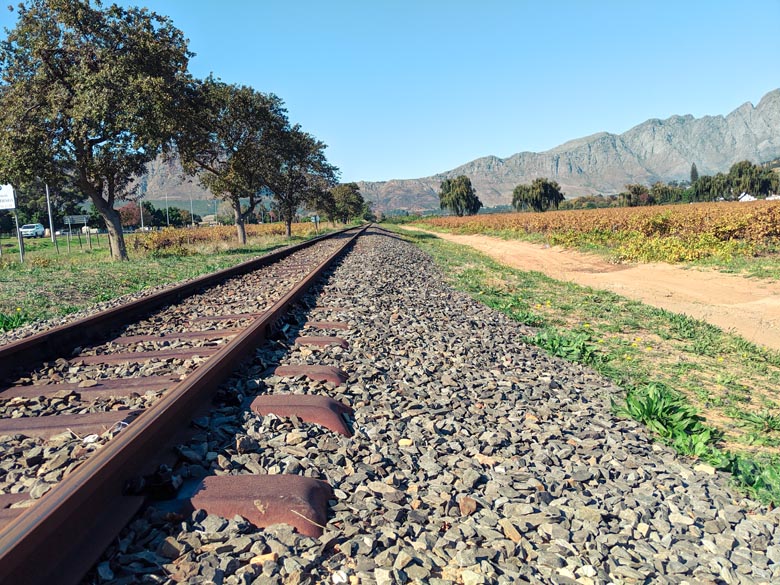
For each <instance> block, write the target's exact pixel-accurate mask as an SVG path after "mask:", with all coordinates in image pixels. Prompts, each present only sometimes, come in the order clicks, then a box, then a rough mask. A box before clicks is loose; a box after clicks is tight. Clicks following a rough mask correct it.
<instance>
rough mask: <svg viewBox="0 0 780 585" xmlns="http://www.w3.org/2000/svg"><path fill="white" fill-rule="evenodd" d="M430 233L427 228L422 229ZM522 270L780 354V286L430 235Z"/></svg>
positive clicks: (532, 246) (516, 244)
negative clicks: (691, 320)
mask: <svg viewBox="0 0 780 585" xmlns="http://www.w3.org/2000/svg"><path fill="white" fill-rule="evenodd" d="M420 231H424V230H420ZM427 233H431V234H435V235H437V236H438V237H440V238H442V239H445V240H448V241H451V242H455V243H457V244H465V245H467V246H471V247H472V248H475V249H476V250H479V251H480V252H482V253H484V254H487V255H488V256H490V257H492V258H494V259H495V260H497V261H499V262H501V263H502V264H506V265H507V266H512V267H514V268H520V269H522V270H537V271H539V272H543V273H544V274H546V275H548V276H550V277H552V278H555V279H557V280H567V281H571V282H575V283H577V284H581V285H584V286H590V287H593V288H598V289H604V290H609V291H612V292H614V293H617V294H619V295H622V296H624V297H628V298H631V299H636V300H639V301H642V302H643V303H647V304H648V305H652V306H654V307H660V308H663V309H667V310H669V311H673V312H675V313H684V314H686V315H689V316H691V317H695V318H697V319H702V320H703V321H707V322H709V323H712V324H713V325H717V326H718V327H721V328H722V329H725V330H733V331H735V332H736V333H738V334H740V335H742V336H743V337H745V338H746V339H749V340H750V341H753V342H754V343H758V344H761V345H764V346H766V347H770V348H772V349H777V350H780V283H778V282H769V281H761V280H756V279H749V278H744V277H741V276H734V275H731V274H723V273H720V272H715V271H703V270H686V269H684V268H679V267H677V266H672V265H669V264H636V265H618V264H610V263H608V262H606V261H604V260H603V259H602V258H599V257H597V256H594V255H590V254H582V253H580V252H574V251H571V250H563V249H560V248H545V247H543V246H539V245H536V244H530V243H528V242H519V241H508V240H502V239H500V238H494V237H490V236H480V235H473V236H459V235H453V234H443V233H438V232H427Z"/></svg>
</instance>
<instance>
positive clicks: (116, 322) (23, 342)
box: [0, 228, 354, 382]
mask: <svg viewBox="0 0 780 585" xmlns="http://www.w3.org/2000/svg"><path fill="white" fill-rule="evenodd" d="M349 229H354V228H347V229H345V230H340V231H337V232H333V233H330V234H325V235H323V236H319V237H317V238H313V239H311V240H308V241H306V242H302V243H300V244H295V245H294V246H289V247H287V248H284V249H282V250H278V251H276V252H271V253H270V254H266V255H265V256H261V257H260V258H255V259H253V260H247V261H246V262H242V263H241V264H237V265H235V266H233V267H231V268H225V269H223V270H220V271H217V272H213V273H210V274H206V275H203V276H200V277H198V278H196V279H194V280H191V281H189V282H185V283H182V284H179V285H175V286H172V287H169V288H166V289H165V290H162V291H159V292H157V293H154V294H151V295H149V296H147V297H143V298H141V299H137V300H135V301H131V302H129V303H126V304H123V305H120V306H118V307H113V308H111V309H108V310H106V311H102V312H100V313H98V314H96V315H91V316H89V317H85V318H83V319H79V320H77V321H73V322H72V323H68V324H66V325H60V326H58V327H53V328H51V329H49V330H47V331H44V332H42V333H38V334H36V335H33V336H30V337H26V338H24V339H20V340H19V341H15V342H13V343H9V344H7V345H3V346H0V382H2V381H3V380H6V379H7V378H9V376H11V375H12V374H13V373H15V372H18V371H20V370H23V369H25V368H29V367H30V364H33V363H36V362H37V363H40V362H42V361H45V360H47V359H50V358H52V357H57V356H60V355H62V349H63V347H71V346H74V344H75V345H84V344H85V343H94V342H96V341H98V340H101V339H104V338H105V336H106V334H107V332H109V331H110V330H111V329H112V328H114V327H118V326H120V325H123V324H125V323H128V322H130V321H132V320H133V319H137V318H140V317H141V316H143V315H146V314H148V313H150V312H151V311H154V310H155V309H158V308H160V307H162V306H164V305H169V304H172V303H175V302H178V301H180V300H182V299H184V298H186V297H188V296H191V295H193V294H195V293H197V292H198V291H199V290H200V289H202V288H206V287H209V286H213V285H214V284H216V283H219V282H222V281H224V280H227V279H228V278H232V277H234V276H240V275H242V274H246V273H248V272H252V271H253V270H257V269H258V268H261V267H263V266H268V265H270V264H273V263H275V262H277V261H279V260H281V259H282V258H286V257H287V256H290V255H291V254H293V253H295V252H298V251H300V250H303V249H305V248H308V247H310V246H313V245H314V244H316V243H318V242H321V241H322V240H326V239H328V238H332V237H334V236H336V235H338V234H341V233H344V232H346V231H348V230H349Z"/></svg>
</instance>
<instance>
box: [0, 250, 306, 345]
mask: <svg viewBox="0 0 780 585" xmlns="http://www.w3.org/2000/svg"><path fill="white" fill-rule="evenodd" d="M93 237H94V236H93ZM132 237H133V236H128V248H131V242H132ZM303 239H304V238H300V237H299V238H293V240H292V241H290V240H287V239H286V238H285V237H283V236H265V237H258V238H254V239H250V240H249V243H248V245H247V246H238V245H237V244H232V243H224V242H220V243H218V244H217V243H215V244H212V245H203V244H201V245H197V246H189V247H187V248H186V250H184V251H183V252H182V255H175V254H169V253H165V254H158V253H143V252H139V251H133V250H132V249H131V250H130V260H129V261H128V262H114V261H112V260H111V258H110V255H109V251H108V249H107V241H106V237H105V236H101V243H102V247H100V248H99V247H97V245H94V246H93V249H92V250H91V251H90V250H88V249H87V248H86V246H85V247H84V249H83V250H79V249H78V247H77V245H76V244H74V243H73V242H72V243H71V253H70V254H68V253H67V252H66V251H65V246H64V245H63V242H60V252H59V254H57V253H56V251H55V249H54V247H53V245H52V243H51V241H50V240H34V241H29V240H28V241H26V242H25V244H26V247H27V250H28V253H27V255H26V258H25V263H24V264H21V263H20V262H19V257H18V255H14V254H10V253H9V252H8V250H6V249H5V248H4V250H3V256H2V258H1V259H0V331H10V330H12V329H15V328H17V327H20V326H21V325H24V324H26V323H29V322H31V321H36V320H42V319H50V318H54V317H60V316H64V315H68V314H70V313H74V312H77V311H80V310H82V309H85V308H88V307H90V306H91V305H93V304H95V303H96V302H101V301H107V300H110V299H114V298H117V297H119V296H122V295H125V294H130V293H135V292H138V291H141V290H143V289H146V288H149V287H153V286H157V285H163V284H173V283H175V282H179V281H182V280H185V279H189V278H194V277H196V276H200V275H202V274H206V273H209V272H214V271H216V270H221V269H223V268H228V267H230V266H234V265H236V264H239V263H241V262H245V261H247V260H250V259H252V258H255V257H257V256H260V255H262V254H266V253H268V252H269V251H271V250H273V249H275V248H279V247H281V246H285V245H288V244H290V243H294V242H299V241H303ZM8 242H9V241H8V239H7V238H6V239H5V240H3V243H5V244H6V245H7V244H8ZM93 244H95V242H94V241H93Z"/></svg>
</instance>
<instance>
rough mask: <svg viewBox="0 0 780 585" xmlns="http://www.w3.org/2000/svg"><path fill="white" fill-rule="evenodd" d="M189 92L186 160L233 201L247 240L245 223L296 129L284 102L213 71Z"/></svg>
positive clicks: (183, 141) (181, 138)
mask: <svg viewBox="0 0 780 585" xmlns="http://www.w3.org/2000/svg"><path fill="white" fill-rule="evenodd" d="M188 98H189V99H188V102H187V104H188V108H187V109H186V112H187V115H188V118H189V120H188V123H187V124H186V125H185V126H184V128H183V129H182V131H181V132H180V133H179V135H178V136H177V140H176V142H177V147H178V150H179V154H180V156H181V161H182V166H183V167H184V170H185V171H186V172H187V173H189V174H192V175H197V177H198V181H199V182H200V184H201V185H202V186H203V187H205V188H206V189H208V190H209V191H211V193H213V194H214V196H215V197H217V198H220V199H223V200H224V201H226V202H228V203H229V204H230V207H231V209H232V210H233V215H234V220H235V223H236V226H237V228H238V229H237V235H238V240H239V242H240V243H241V244H245V243H246V230H245V229H244V224H245V222H246V221H247V218H248V217H249V216H251V215H252V214H253V213H254V212H255V210H256V208H257V206H258V205H259V204H260V203H261V202H262V196H263V194H264V193H263V192H264V190H265V189H267V188H268V185H269V183H270V182H271V181H272V180H273V176H274V175H275V174H278V173H280V172H281V161H280V158H279V154H280V152H281V147H282V144H283V142H284V140H285V137H286V136H287V132H289V130H290V128H289V123H288V120H287V113H286V110H285V109H284V103H283V102H282V100H281V99H280V98H279V97H277V96H275V95H274V94H264V93H261V92H259V91H255V90H254V89H253V88H251V87H246V86H240V85H230V84H227V83H223V82H221V81H219V80H217V79H214V78H213V77H211V76H210V77H208V78H207V79H205V80H203V81H199V82H196V83H193V84H192V86H191V90H190V92H189V93H188ZM242 203H243V204H242ZM296 207H297V206H296Z"/></svg>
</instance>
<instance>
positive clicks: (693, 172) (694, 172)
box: [691, 163, 699, 185]
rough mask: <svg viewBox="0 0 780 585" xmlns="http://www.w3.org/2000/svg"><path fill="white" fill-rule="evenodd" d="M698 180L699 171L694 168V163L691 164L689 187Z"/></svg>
mask: <svg viewBox="0 0 780 585" xmlns="http://www.w3.org/2000/svg"><path fill="white" fill-rule="evenodd" d="M698 180H699V169H697V168H696V163H691V185H693V184H694V183H695V182H696V181H698Z"/></svg>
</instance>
